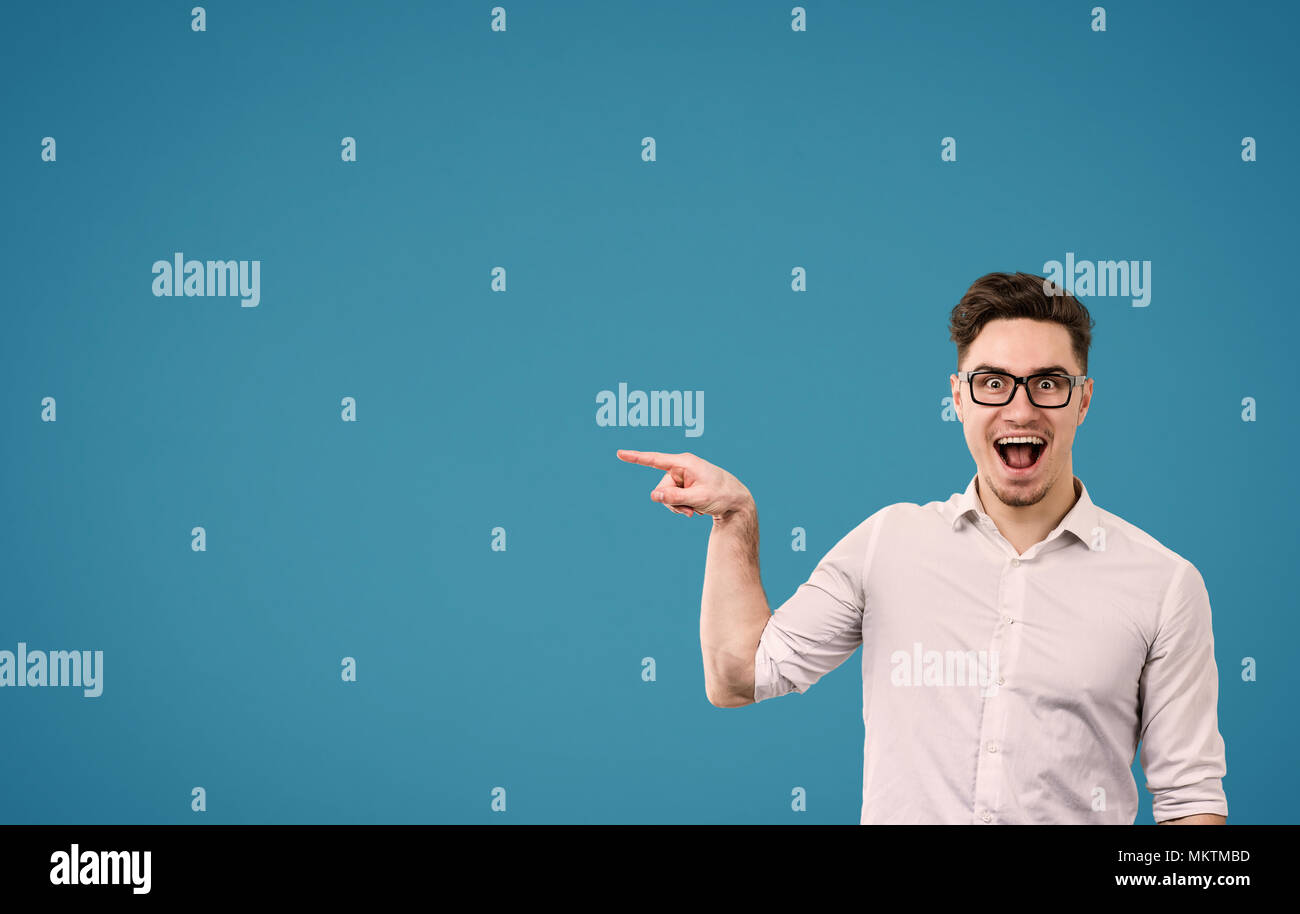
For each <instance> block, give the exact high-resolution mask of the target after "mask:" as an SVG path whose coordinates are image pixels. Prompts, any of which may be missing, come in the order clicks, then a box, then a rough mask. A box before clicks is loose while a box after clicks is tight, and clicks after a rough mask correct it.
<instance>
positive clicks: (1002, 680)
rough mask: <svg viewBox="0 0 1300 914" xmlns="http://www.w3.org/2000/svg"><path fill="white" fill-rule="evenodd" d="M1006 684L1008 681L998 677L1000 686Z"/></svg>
mask: <svg viewBox="0 0 1300 914" xmlns="http://www.w3.org/2000/svg"><path fill="white" fill-rule="evenodd" d="M1005 683H1006V680H1005V679H1003V678H1002V677H1001V676H999V677H998V685H1004V684H1005Z"/></svg>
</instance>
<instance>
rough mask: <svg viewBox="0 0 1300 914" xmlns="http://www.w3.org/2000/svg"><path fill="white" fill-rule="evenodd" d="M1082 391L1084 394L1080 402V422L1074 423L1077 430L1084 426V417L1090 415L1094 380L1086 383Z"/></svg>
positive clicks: (1090, 379)
mask: <svg viewBox="0 0 1300 914" xmlns="http://www.w3.org/2000/svg"><path fill="white" fill-rule="evenodd" d="M1080 390H1082V392H1083V393H1082V399H1081V400H1080V401H1079V421H1078V422H1076V423H1074V427H1075V428H1078V427H1079V426H1080V425H1083V417H1084V416H1086V415H1088V407H1089V406H1091V405H1092V378H1089V379H1088V380H1086V381H1084V382H1083V387H1082V388H1080Z"/></svg>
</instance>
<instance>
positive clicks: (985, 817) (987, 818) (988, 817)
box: [982, 813, 993, 822]
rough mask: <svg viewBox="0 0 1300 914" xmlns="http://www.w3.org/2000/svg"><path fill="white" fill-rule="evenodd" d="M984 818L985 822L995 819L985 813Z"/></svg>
mask: <svg viewBox="0 0 1300 914" xmlns="http://www.w3.org/2000/svg"><path fill="white" fill-rule="evenodd" d="M982 818H983V819H984V821H985V822H989V821H991V820H992V819H993V817H992V816H990V815H989V814H988V813H984V815H983V816H982Z"/></svg>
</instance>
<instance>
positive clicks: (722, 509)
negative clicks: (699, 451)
mask: <svg viewBox="0 0 1300 914" xmlns="http://www.w3.org/2000/svg"><path fill="white" fill-rule="evenodd" d="M616 453H617V455H618V459H619V460H626V461H627V462H628V463H639V464H641V465H642V466H648V467H655V468H657V469H660V470H666V471H667V472H665V473H664V478H663V479H661V480H660V481H659V485H657V486H655V487H654V489H652V490H651V492H650V497H651V498H652V499H654V500H655V501H657V502H659V503H660V504H662V505H664V506H665V507H666V508H668V510H669V511H672V512H673V513H674V514H685V515H686V516H687V517H694V516H695V515H696V514H709V515H712V516H713V517H714V518H724V517H726V516H727V515H729V514H731V513H733V512H735V511H738V510H740V509H741V508H744V507H745V506H746V505H747V504H753V501H754V499H753V496H752V495H750V493H749V489H747V488H745V486H744V485H743V484H742V483H741V481H740V480H739V479H737V478H736V477H735V476H732V475H731V474H730V473H728V472H727V471H726V470H724V469H722V468H721V467H716V466H714V465H713V464H711V463H709V462H708V461H707V460H704V459H702V458H700V457H696V456H695V455H694V454H660V453H659V452H657V451H627V450H620V451H617V452H616Z"/></svg>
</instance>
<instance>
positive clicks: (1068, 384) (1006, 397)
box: [957, 371, 1088, 409]
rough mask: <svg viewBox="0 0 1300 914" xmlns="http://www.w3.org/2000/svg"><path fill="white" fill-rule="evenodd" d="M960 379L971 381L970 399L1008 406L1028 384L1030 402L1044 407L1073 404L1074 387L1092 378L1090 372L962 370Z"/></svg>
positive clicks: (1026, 391)
mask: <svg viewBox="0 0 1300 914" xmlns="http://www.w3.org/2000/svg"><path fill="white" fill-rule="evenodd" d="M957 380H958V381H966V382H968V383H969V384H970V398H971V399H972V400H974V401H975V402H976V403H979V404H982V405H984V406H1006V405H1007V404H1008V403H1010V402H1011V400H1012V399H1013V398H1014V397H1015V395H1016V388H1017V387H1018V386H1019V385H1021V384H1023V385H1025V393H1027V394H1029V402H1030V403H1032V404H1034V405H1035V406H1038V407H1041V408H1044V409H1060V408H1061V407H1062V406H1067V405H1069V402H1070V396H1071V395H1072V394H1073V393H1074V388H1075V387H1077V386H1078V385H1080V384H1082V383H1083V382H1084V381H1086V380H1088V376H1087V375H1086V374H1031V375H1029V376H1028V377H1024V378H1018V377H1016V376H1015V375H1009V374H1002V373H1001V372H998V371H959V372H957Z"/></svg>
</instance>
